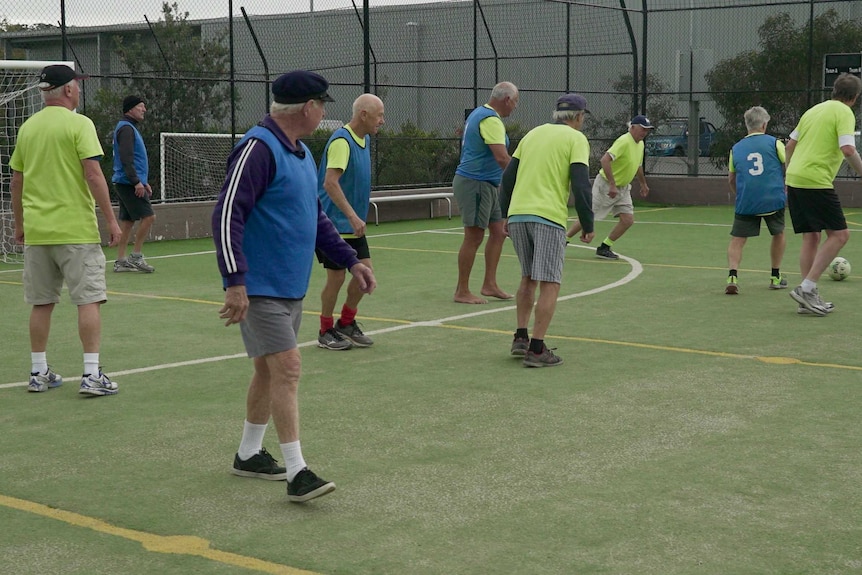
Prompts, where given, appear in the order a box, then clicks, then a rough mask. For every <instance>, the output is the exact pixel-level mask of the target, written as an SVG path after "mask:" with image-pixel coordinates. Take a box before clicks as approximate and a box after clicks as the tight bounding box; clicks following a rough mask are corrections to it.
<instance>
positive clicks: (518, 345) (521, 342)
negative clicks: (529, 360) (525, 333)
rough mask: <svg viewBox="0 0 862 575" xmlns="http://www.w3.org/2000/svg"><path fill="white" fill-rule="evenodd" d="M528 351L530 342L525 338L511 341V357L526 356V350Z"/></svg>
mask: <svg viewBox="0 0 862 575" xmlns="http://www.w3.org/2000/svg"><path fill="white" fill-rule="evenodd" d="M528 349H530V340H529V338H526V337H516V338H515V339H513V340H512V355H519V356H521V357H523V356H525V355H527V350H528Z"/></svg>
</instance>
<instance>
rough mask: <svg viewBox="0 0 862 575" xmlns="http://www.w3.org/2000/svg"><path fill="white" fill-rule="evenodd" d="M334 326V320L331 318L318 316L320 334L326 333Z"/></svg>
mask: <svg viewBox="0 0 862 575" xmlns="http://www.w3.org/2000/svg"><path fill="white" fill-rule="evenodd" d="M334 326H335V318H333V317H332V316H329V317H323V316H320V333H326V332H327V331H329V330H330V329H332V328H333V327H334Z"/></svg>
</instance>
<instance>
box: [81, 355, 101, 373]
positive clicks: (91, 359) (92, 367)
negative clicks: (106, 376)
mask: <svg viewBox="0 0 862 575" xmlns="http://www.w3.org/2000/svg"><path fill="white" fill-rule="evenodd" d="M84 375H99V354H98V353H85V354H84Z"/></svg>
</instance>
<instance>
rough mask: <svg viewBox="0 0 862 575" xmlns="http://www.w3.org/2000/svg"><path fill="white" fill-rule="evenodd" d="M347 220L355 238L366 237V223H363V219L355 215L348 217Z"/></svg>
mask: <svg viewBox="0 0 862 575" xmlns="http://www.w3.org/2000/svg"><path fill="white" fill-rule="evenodd" d="M347 220H348V221H349V222H350V227H351V228H353V235H354V236H356V237H357V238H361V237H362V236H364V235H365V222H363V221H362V218H360V217H359V216H357V215H356V214H353V215H352V216H348V217H347Z"/></svg>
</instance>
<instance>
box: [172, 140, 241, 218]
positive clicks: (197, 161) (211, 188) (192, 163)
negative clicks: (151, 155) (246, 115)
mask: <svg viewBox="0 0 862 575" xmlns="http://www.w3.org/2000/svg"><path fill="white" fill-rule="evenodd" d="M242 136H243V134H237V136H236V137H232V136H231V135H230V134H208V133H181V132H162V133H161V134H160V137H159V161H160V165H161V167H162V174H161V184H162V185H161V201H162V202H183V201H186V202H188V201H202V200H212V199H215V198H216V197H218V194H219V192H220V191H221V187H222V184H223V183H224V177H225V173H226V171H227V159H228V156H230V153H231V150H233V147H234V145H235V144H236V143H237V142H238V141H239V140H240V138H242Z"/></svg>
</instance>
